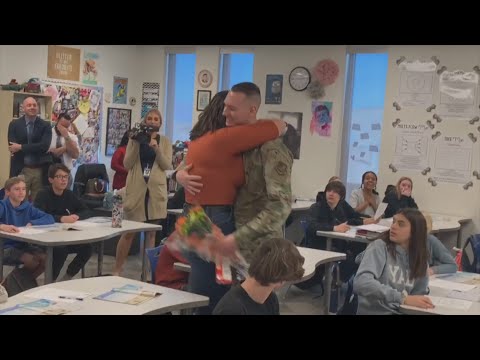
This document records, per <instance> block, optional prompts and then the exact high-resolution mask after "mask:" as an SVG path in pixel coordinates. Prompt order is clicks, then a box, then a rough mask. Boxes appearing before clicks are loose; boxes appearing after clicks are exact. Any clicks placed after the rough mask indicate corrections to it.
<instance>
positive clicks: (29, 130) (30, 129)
mask: <svg viewBox="0 0 480 360" xmlns="http://www.w3.org/2000/svg"><path fill="white" fill-rule="evenodd" d="M32 133H33V121H29V122H27V139H28V143H29V144H30V143H31V142H32Z"/></svg>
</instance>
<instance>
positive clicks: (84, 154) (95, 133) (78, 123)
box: [42, 80, 103, 166]
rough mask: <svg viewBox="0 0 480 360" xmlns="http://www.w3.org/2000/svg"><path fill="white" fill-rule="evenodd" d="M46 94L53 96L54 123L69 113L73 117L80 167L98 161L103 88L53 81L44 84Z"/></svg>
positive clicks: (76, 162) (75, 163) (73, 130)
mask: <svg viewBox="0 0 480 360" xmlns="http://www.w3.org/2000/svg"><path fill="white" fill-rule="evenodd" d="M42 88H43V93H44V94H48V95H51V96H52V103H53V109H52V121H56V120H57V118H58V115H60V114H61V113H64V112H66V113H67V114H68V115H70V117H71V118H72V129H71V130H72V132H74V133H75V134H76V135H77V136H78V140H79V141H78V143H79V145H80V156H79V157H78V159H77V160H75V161H74V166H77V165H78V164H92V163H97V162H98V149H99V147H100V139H101V128H102V106H100V104H101V103H102V97H103V88H102V87H95V86H86V85H78V84H69V83H60V82H53V81H48V80H47V81H43V82H42Z"/></svg>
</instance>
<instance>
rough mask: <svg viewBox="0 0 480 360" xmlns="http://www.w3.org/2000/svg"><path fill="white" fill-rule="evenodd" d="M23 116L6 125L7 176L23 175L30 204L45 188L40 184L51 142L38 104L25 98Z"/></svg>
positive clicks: (47, 163)
mask: <svg viewBox="0 0 480 360" xmlns="http://www.w3.org/2000/svg"><path fill="white" fill-rule="evenodd" d="M23 109H24V111H25V115H24V116H22V117H20V118H19V119H16V120H12V121H11V122H10V124H9V126H8V144H9V146H8V150H9V151H10V153H11V154H12V158H11V160H10V177H14V176H18V175H23V176H24V178H25V183H26V185H27V195H28V193H29V192H30V196H31V201H33V200H35V196H36V195H37V192H38V191H39V190H40V189H41V188H42V186H44V185H46V184H44V183H43V181H42V180H43V171H44V170H46V169H44V168H46V167H47V166H48V165H49V163H50V161H48V159H47V156H48V155H47V151H48V149H49V147H50V142H51V141H52V130H51V126H50V123H48V122H47V121H45V120H43V119H41V118H40V117H39V116H38V115H37V113H38V106H37V101H36V100H35V99H34V98H33V97H28V98H26V99H25V100H24V101H23Z"/></svg>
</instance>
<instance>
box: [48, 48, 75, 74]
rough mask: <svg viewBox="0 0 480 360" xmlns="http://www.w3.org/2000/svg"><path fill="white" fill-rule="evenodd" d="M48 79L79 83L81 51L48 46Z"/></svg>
mask: <svg viewBox="0 0 480 360" xmlns="http://www.w3.org/2000/svg"><path fill="white" fill-rule="evenodd" d="M47 77H49V78H51V79H60V80H68V81H79V80H80V49H74V48H69V47H65V46H57V45H48V62H47Z"/></svg>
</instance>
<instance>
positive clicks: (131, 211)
mask: <svg viewBox="0 0 480 360" xmlns="http://www.w3.org/2000/svg"><path fill="white" fill-rule="evenodd" d="M123 165H124V166H125V168H126V169H127V170H128V175H127V184H126V189H125V198H124V202H123V210H124V216H125V219H126V220H133V221H146V220H147V218H146V214H145V194H146V193H147V188H148V191H149V200H148V217H149V220H157V219H164V218H166V217H167V200H168V193H167V177H166V175H165V170H170V169H172V144H171V142H170V140H169V139H168V138H166V137H165V136H162V135H161V136H160V142H159V145H158V148H157V151H156V157H155V162H154V163H153V166H152V170H151V172H150V178H149V179H148V183H147V184H145V180H144V179H143V171H142V164H141V162H140V144H139V143H138V142H137V141H135V140H131V139H130V140H129V141H128V145H127V150H126V153H125V158H124V159H123Z"/></svg>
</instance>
